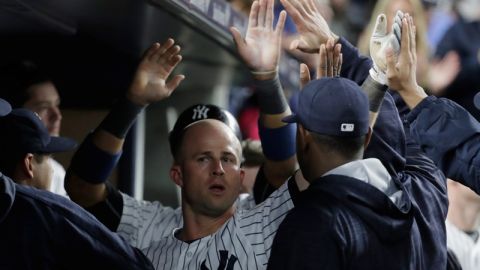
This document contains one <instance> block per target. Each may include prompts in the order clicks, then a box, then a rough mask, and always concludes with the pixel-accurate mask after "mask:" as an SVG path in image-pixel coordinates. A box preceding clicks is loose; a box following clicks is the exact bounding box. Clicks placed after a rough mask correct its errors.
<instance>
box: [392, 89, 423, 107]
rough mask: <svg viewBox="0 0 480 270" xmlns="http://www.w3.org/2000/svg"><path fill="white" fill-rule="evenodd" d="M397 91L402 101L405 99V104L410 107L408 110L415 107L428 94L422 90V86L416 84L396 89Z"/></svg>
mask: <svg viewBox="0 0 480 270" xmlns="http://www.w3.org/2000/svg"><path fill="white" fill-rule="evenodd" d="M398 93H399V94H400V96H401V97H402V99H403V101H405V103H406V104H407V106H408V107H409V108H410V110H412V109H413V108H415V107H416V106H417V105H418V104H419V103H420V102H422V100H423V99H425V98H426V97H428V95H427V94H426V93H425V90H423V88H422V87H420V86H418V85H417V86H416V87H413V88H410V89H405V90H403V91H398Z"/></svg>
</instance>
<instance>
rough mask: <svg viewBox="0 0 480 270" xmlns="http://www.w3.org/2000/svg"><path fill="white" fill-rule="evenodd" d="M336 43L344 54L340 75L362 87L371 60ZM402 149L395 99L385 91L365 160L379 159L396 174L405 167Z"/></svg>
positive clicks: (403, 148)
mask: <svg viewBox="0 0 480 270" xmlns="http://www.w3.org/2000/svg"><path fill="white" fill-rule="evenodd" d="M339 43H340V44H342V53H343V65H342V71H341V76H342V77H345V78H347V79H350V80H353V81H355V82H356V83H357V84H359V85H361V84H362V83H363V81H365V79H366V78H367V77H368V75H369V73H368V71H369V70H370V68H371V67H372V64H373V62H372V60H371V59H370V58H368V57H366V56H363V55H360V53H359V51H358V49H357V48H355V47H354V46H353V45H352V44H350V43H349V42H348V41H347V40H346V39H344V38H340V40H339ZM405 148H406V146H405V132H404V130H403V123H402V121H401V119H400V116H399V114H398V110H397V107H396V105H395V101H394V99H393V98H392V96H391V95H390V93H389V92H386V93H385V98H384V99H383V103H382V106H381V107H380V111H379V114H378V117H377V121H376V123H375V126H374V127H373V134H372V139H371V141H370V144H369V145H368V147H367V148H366V149H365V154H364V158H378V159H380V161H381V162H382V164H383V165H384V166H385V167H386V168H387V170H388V172H389V173H390V174H391V175H395V174H396V173H398V172H400V171H402V170H403V169H404V167H405Z"/></svg>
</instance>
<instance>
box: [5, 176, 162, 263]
mask: <svg viewBox="0 0 480 270" xmlns="http://www.w3.org/2000/svg"><path fill="white" fill-rule="evenodd" d="M3 183H7V184H9V183H10V186H11V187H13V188H10V189H9V193H10V196H9V197H11V198H14V200H13V202H12V203H11V207H9V211H8V213H7V214H6V215H4V218H3V219H2V221H1V222H0V228H1V230H0V239H2V241H0V251H1V253H2V260H1V262H0V265H1V267H0V268H1V269H125V270H126V269H137V270H140V269H153V266H152V264H151V263H150V261H149V260H148V258H146V257H145V255H144V254H142V252H141V251H140V250H138V249H136V248H133V247H131V246H130V245H129V244H128V243H127V242H126V241H125V240H124V239H122V238H121V237H120V236H119V235H117V234H116V233H113V232H111V231H110V230H108V229H107V228H106V227H105V226H103V225H102V224H101V223H99V222H98V221H97V220H96V219H95V217H93V216H92V215H90V214H89V213H88V212H86V211H85V210H84V209H83V208H81V207H80V206H78V205H77V204H75V203H73V202H72V201H70V200H68V199H66V198H63V197H61V196H58V195H56V194H53V193H50V192H47V191H43V190H37V189H34V188H31V187H26V186H20V185H14V184H13V182H11V181H10V182H5V180H3ZM0 184H2V183H1V182H0Z"/></svg>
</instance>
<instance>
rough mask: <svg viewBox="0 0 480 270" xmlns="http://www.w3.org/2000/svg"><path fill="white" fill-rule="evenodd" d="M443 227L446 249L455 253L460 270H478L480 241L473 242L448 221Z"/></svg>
mask: <svg viewBox="0 0 480 270" xmlns="http://www.w3.org/2000/svg"><path fill="white" fill-rule="evenodd" d="M445 225H446V228H447V247H448V248H449V249H451V250H452V251H453V253H455V255H456V256H457V259H458V261H459V262H460V265H461V266H462V269H463V270H478V269H480V240H477V241H476V242H474V241H473V239H472V237H470V236H469V235H467V234H466V233H465V232H463V231H461V230H460V229H458V228H457V227H456V226H455V225H453V224H452V223H450V221H448V220H447V221H446V222H445ZM479 232H480V230H479Z"/></svg>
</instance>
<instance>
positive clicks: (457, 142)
mask: <svg viewBox="0 0 480 270" xmlns="http://www.w3.org/2000/svg"><path fill="white" fill-rule="evenodd" d="M407 120H408V121H409V122H410V134H411V136H412V138H413V139H414V140H416V141H417V142H418V144H420V146H421V147H422V149H423V150H424V151H425V152H426V153H427V155H428V156H429V157H430V158H431V159H432V160H433V161H434V162H435V163H436V164H437V166H438V167H439V168H440V169H441V170H442V171H443V172H444V173H445V174H446V175H447V177H449V178H452V179H455V180H456V181H459V182H461V183H462V184H464V185H466V186H468V187H470V188H471V189H472V190H473V191H475V192H476V193H477V194H480V123H479V122H478V121H477V120H475V118H473V116H472V115H471V114H469V113H468V112H467V111H466V110H465V109H464V108H463V107H461V106H460V105H458V104H457V103H455V102H454V101H451V100H448V99H445V98H436V97H433V96H430V97H428V98H425V99H424V100H423V101H422V102H421V103H420V104H418V105H417V107H415V108H414V109H413V110H412V112H411V113H410V114H409V115H408V118H407Z"/></svg>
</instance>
